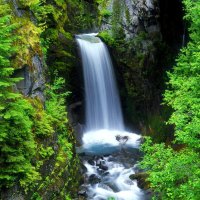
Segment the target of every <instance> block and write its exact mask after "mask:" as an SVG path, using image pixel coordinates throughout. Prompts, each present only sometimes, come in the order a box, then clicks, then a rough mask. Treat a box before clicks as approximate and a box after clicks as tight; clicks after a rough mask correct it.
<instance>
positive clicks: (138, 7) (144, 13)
mask: <svg viewBox="0 0 200 200" xmlns="http://www.w3.org/2000/svg"><path fill="white" fill-rule="evenodd" d="M115 4H118V5H117V6H120V12H118V14H117V16H116V17H117V18H118V21H117V23H119V24H120V25H121V26H122V27H123V30H124V33H125V36H126V38H127V39H130V38H133V37H134V36H136V35H137V34H138V33H139V32H140V31H144V32H147V33H148V34H155V33H160V26H159V22H158V17H159V6H158V1H157V0H123V1H121V0H111V1H109V3H108V5H107V9H108V10H109V11H110V12H111V13H115V12H116V9H117V8H116V7H117V6H115ZM115 20H116V19H115ZM113 21H114V20H113V18H112V16H111V17H109V18H105V19H103V25H102V27H101V28H102V30H105V29H112V25H113ZM111 24H112V25H111Z"/></svg>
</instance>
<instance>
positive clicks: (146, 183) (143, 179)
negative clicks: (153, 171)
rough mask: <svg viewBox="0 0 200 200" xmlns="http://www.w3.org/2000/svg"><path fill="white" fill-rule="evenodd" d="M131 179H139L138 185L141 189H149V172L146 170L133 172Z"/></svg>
mask: <svg viewBox="0 0 200 200" xmlns="http://www.w3.org/2000/svg"><path fill="white" fill-rule="evenodd" d="M129 178H130V179H131V180H137V184H138V187H139V188H141V189H145V190H147V189H149V184H150V183H149V181H147V180H146V179H147V178H148V174H147V173H145V172H140V173H136V174H132V175H130V176H129Z"/></svg>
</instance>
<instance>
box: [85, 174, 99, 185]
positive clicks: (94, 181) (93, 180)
mask: <svg viewBox="0 0 200 200" xmlns="http://www.w3.org/2000/svg"><path fill="white" fill-rule="evenodd" d="M100 181H101V179H100V177H98V176H97V175H96V174H92V175H91V176H90V177H89V179H88V182H89V183H90V184H91V185H94V184H97V183H100Z"/></svg>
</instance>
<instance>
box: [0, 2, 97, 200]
mask: <svg viewBox="0 0 200 200" xmlns="http://www.w3.org/2000/svg"><path fill="white" fill-rule="evenodd" d="M1 5H2V6H4V5H6V8H8V12H7V11H6V13H3V12H0V15H1V17H2V16H3V15H10V16H11V20H10V22H9V23H11V24H15V25H16V28H15V30H14V31H13V34H15V35H16V39H13V40H14V42H13V44H12V45H13V46H15V47H16V50H15V53H14V54H13V55H12V57H10V58H9V59H10V62H11V66H12V68H14V73H13V75H12V77H22V78H23V80H21V81H20V82H18V83H17V84H16V86H15V87H14V91H15V92H16V93H21V94H23V96H22V97H20V98H22V99H24V100H23V101H24V102H26V104H24V105H23V106H24V107H25V106H26V109H27V111H29V113H23V115H29V116H27V120H28V121H26V122H24V123H29V124H28V126H27V130H28V131H29V132H27V133H24V134H27V135H28V137H26V136H25V135H20V134H21V133H22V131H21V130H20V128H18V130H17V129H16V130H17V132H11V133H10V135H8V138H6V137H5V136H4V137H5V138H4V139H3V140H1V150H2V152H1V156H2V159H1V166H3V172H2V174H1V199H3V200H8V199H24V200H26V199H27V200H30V199H33V200H34V199H37V200H39V199H44V200H45V199H48V200H50V199H56V200H57V199H71V198H72V199H75V198H76V196H77V190H78V186H79V184H80V181H81V176H80V163H79V159H78V157H77V155H76V153H75V148H74V147H75V143H76V141H75V139H74V136H73V130H72V128H71V127H70V125H69V123H68V119H67V112H66V106H67V103H66V99H69V95H70V93H69V92H68V91H69V90H71V88H72V87H71V85H70V81H71V80H72V79H73V78H76V77H73V76H71V71H73V69H74V66H76V63H77V61H76V45H75V43H74V38H73V37H74V34H75V33H76V34H77V33H79V32H82V31H86V30H88V29H90V28H91V27H94V25H95V13H96V12H95V8H96V4H94V5H93V4H90V3H88V2H87V1H82V0H80V1H79V0H50V1H48V0H47V1H43V0H41V1H40V0H31V1H25V0H7V1H4V0H0V6H1ZM2 13H3V14H2ZM61 76H62V78H60V77H61ZM21 101H22V100H21ZM5 112H6V111H5ZM20 112H21V111H19V113H20ZM20 114H21V113H20ZM11 116H12V115H11ZM10 118H11V117H10ZM5 120H7V122H8V123H10V126H13V128H14V127H15V126H18V125H17V124H19V122H17V121H16V124H15V121H14V120H15V118H13V119H7V118H5ZM11 120H13V121H11ZM11 124H12V125H11ZM13 130H14V129H13ZM16 135H17V137H16ZM12 141H13V142H12ZM25 144H26V145H27V144H29V147H28V146H27V147H24V146H25ZM14 148H15V149H18V150H16V151H15V150H14ZM26 148H27V151H28V152H27V153H26V152H25V151H26ZM9 149H10V150H9ZM11 149H12V153H11ZM28 149H29V150H30V151H31V153H30V152H29V150H28ZM8 150H9V152H10V153H8ZM17 152H18V153H19V152H20V153H21V154H20V155H21V157H19V156H18V154H17ZM28 153H29V157H27V156H26V155H28ZM13 156H15V157H16V159H13ZM11 157H12V162H13V163H11ZM20 159H23V162H21V163H20ZM23 163H24V164H23ZM12 166H15V167H16V168H12Z"/></svg>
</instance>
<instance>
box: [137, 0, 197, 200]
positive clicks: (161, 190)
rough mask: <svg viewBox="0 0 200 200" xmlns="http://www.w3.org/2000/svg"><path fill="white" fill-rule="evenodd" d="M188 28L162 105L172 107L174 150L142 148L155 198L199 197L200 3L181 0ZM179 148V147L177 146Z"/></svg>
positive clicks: (162, 146)
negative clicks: (185, 45)
mask: <svg viewBox="0 0 200 200" xmlns="http://www.w3.org/2000/svg"><path fill="white" fill-rule="evenodd" d="M183 2H184V4H185V9H186V19H187V20H189V22H190V23H191V25H190V28H189V30H190V42H189V43H188V45H187V47H185V48H183V49H182V50H181V52H180V55H179V57H178V59H177V60H176V62H177V64H176V66H175V67H174V68H173V72H170V73H168V76H169V78H170V80H169V83H168V88H169V89H168V90H166V91H165V94H164V100H165V103H166V104H168V105H169V106H171V107H172V109H173V113H172V115H171V117H170V119H169V123H170V124H173V125H175V140H174V147H176V148H175V149H174V148H172V147H169V146H168V147H167V146H166V145H165V144H153V143H152V142H151V140H150V139H149V138H147V140H146V142H145V143H144V145H143V152H144V153H145V156H144V159H143V161H142V162H141V166H142V168H144V169H147V170H148V174H149V178H148V180H149V181H150V182H151V187H152V188H153V189H154V191H155V194H156V195H155V199H162V200H165V199H166V200H167V199H180V200H197V199H199V197H200V190H199V188H200V169H199V166H200V162H199V160H200V155H199V150H200V141H199V136H200V132H199V130H200V113H199V110H200V98H199V97H200V85H199V83H200V76H199V72H200V65H199V63H200V60H199V58H200V48H199V47H200V42H199V41H200V31H199V25H200V20H199V19H200V12H199V9H200V2H199V1H191V0H184V1H183ZM180 145H181V146H180Z"/></svg>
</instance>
